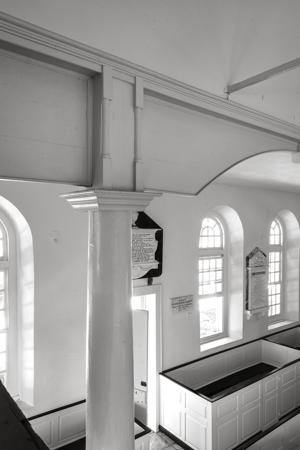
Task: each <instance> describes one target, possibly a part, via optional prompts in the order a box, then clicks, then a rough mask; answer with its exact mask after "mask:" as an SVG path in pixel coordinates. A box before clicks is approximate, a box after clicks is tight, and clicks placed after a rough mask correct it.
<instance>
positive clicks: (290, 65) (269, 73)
mask: <svg viewBox="0 0 300 450" xmlns="http://www.w3.org/2000/svg"><path fill="white" fill-rule="evenodd" d="M299 66H300V58H296V59H293V60H292V61H289V62H286V63H284V64H280V65H279V66H276V67H273V68H272V69H269V70H265V71H264V72H261V73H259V74H257V75H254V76H252V77H249V78H246V79H245V80H243V81H239V82H237V83H233V84H229V85H228V86H227V88H226V94H229V95H230V94H232V93H233V92H236V91H239V90H241V89H244V88H246V87H248V86H252V85H253V84H257V83H261V82H262V81H265V80H268V79H270V78H273V77H275V76H277V75H280V74H281V73H283V72H287V71H288V70H293V69H297V67H299Z"/></svg>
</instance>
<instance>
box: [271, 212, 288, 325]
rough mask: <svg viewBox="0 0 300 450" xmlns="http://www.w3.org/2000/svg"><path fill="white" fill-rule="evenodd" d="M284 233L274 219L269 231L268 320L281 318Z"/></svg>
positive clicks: (277, 221)
mask: <svg viewBox="0 0 300 450" xmlns="http://www.w3.org/2000/svg"><path fill="white" fill-rule="evenodd" d="M283 252H284V235H283V229H282V225H281V223H280V221H279V220H278V219H274V220H273V221H272V223H271V226H270V231H269V279H268V317H269V319H270V321H274V322H275V321H278V320H281V316H282V314H283V307H284V305H283V292H282V282H283V267H282V265H283V260H284V255H283Z"/></svg>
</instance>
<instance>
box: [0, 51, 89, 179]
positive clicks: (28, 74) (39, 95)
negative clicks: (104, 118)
mask: <svg viewBox="0 0 300 450" xmlns="http://www.w3.org/2000/svg"><path fill="white" fill-rule="evenodd" d="M0 67H1V71H0V118H1V120H0V146H1V157H0V176H1V177H8V178H20V179H33V180H47V181H61V182H65V183H72V184H77V185H78V184H83V185H84V184H89V183H90V181H91V180H90V164H89V161H90V152H91V148H90V147H91V137H90V121H91V117H89V115H90V112H91V109H90V102H91V95H90V87H89V83H90V81H89V78H88V77H87V76H85V75H82V74H78V73H75V72H71V71H67V70H62V69H59V68H57V67H55V66H52V65H47V64H44V63H41V62H38V61H35V60H33V59H29V58H25V57H21V56H18V55H15V54H13V53H9V52H4V51H1V52H0Z"/></svg>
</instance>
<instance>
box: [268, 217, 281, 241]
mask: <svg viewBox="0 0 300 450" xmlns="http://www.w3.org/2000/svg"><path fill="white" fill-rule="evenodd" d="M269 244H270V245H282V229H281V225H280V223H279V222H278V220H273V222H272V223H271V226H270V235H269Z"/></svg>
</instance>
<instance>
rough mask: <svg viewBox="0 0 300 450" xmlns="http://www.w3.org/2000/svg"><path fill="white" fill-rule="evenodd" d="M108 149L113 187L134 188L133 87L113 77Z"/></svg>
mask: <svg viewBox="0 0 300 450" xmlns="http://www.w3.org/2000/svg"><path fill="white" fill-rule="evenodd" d="M110 107H111V124H110V151H111V158H112V183H113V188H114V189H127V190H133V189H134V158H135V156H134V133H135V130H134V127H135V125H134V120H135V118H134V87H133V86H132V85H131V84H129V83H126V82H122V81H120V80H117V79H115V78H114V79H113V99H112V101H111V105H110Z"/></svg>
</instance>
